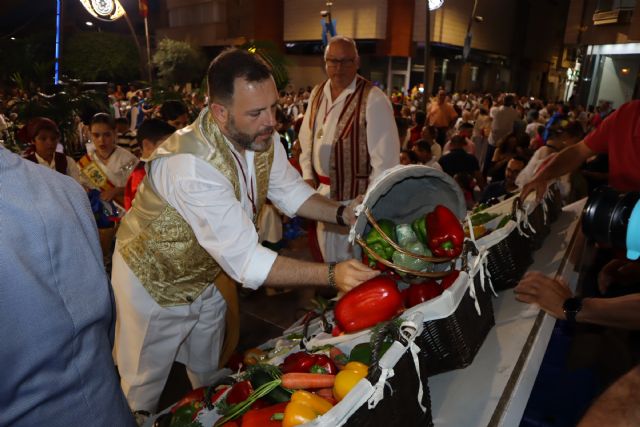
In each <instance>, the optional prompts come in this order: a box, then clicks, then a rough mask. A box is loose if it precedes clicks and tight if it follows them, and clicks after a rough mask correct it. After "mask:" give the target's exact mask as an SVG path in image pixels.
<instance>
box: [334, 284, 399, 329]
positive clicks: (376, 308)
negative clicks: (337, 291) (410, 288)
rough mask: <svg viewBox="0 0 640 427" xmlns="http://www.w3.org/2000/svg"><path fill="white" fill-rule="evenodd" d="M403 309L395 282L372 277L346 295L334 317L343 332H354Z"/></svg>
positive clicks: (388, 317) (339, 303)
mask: <svg viewBox="0 0 640 427" xmlns="http://www.w3.org/2000/svg"><path fill="white" fill-rule="evenodd" d="M401 308H402V296H401V295H400V291H399V290H398V287H397V286H396V282H394V281H393V279H390V278H389V277H386V276H378V277H374V278H373V279H371V280H368V281H366V282H364V283H362V284H360V285H358V286H356V287H355V288H353V289H351V290H350V291H349V292H347V293H346V294H345V295H344V296H343V297H342V299H340V301H338V303H337V304H336V308H335V317H336V322H337V323H338V326H340V328H341V329H342V330H343V331H345V332H356V331H359V330H361V329H366V328H368V327H370V326H374V325H376V324H377V323H379V322H383V321H385V320H389V319H391V318H392V317H393V316H395V315H396V314H397V313H398V311H400V309H401Z"/></svg>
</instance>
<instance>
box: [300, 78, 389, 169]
mask: <svg viewBox="0 0 640 427" xmlns="http://www.w3.org/2000/svg"><path fill="white" fill-rule="evenodd" d="M356 80H357V78H354V79H353V81H352V82H351V84H350V85H349V86H348V87H347V88H346V89H345V90H343V91H342V93H340V95H339V96H338V97H337V98H336V99H335V101H333V102H332V101H331V100H332V98H331V81H329V82H327V84H325V85H324V87H323V91H324V100H323V101H322V102H321V103H320V105H319V107H318V111H317V119H316V140H315V142H314V144H313V155H311V130H310V129H309V121H310V120H311V117H310V116H311V114H308V113H307V114H305V116H304V120H303V121H302V126H301V128H300V134H299V139H300V146H301V148H302V153H301V155H300V166H301V168H302V176H303V178H304V179H312V178H313V171H314V170H315V172H316V173H317V174H318V175H322V176H329V166H330V162H331V150H332V149H333V139H334V133H335V129H336V126H337V124H338V120H339V118H340V113H341V112H342V108H343V107H344V102H345V100H346V98H347V97H348V96H349V95H350V94H351V93H353V92H354V91H355V89H356ZM316 96H317V93H314V94H313V95H312V97H311V98H310V99H309V104H308V105H312V104H313V99H314V98H315V97H316ZM308 111H309V109H307V112H308ZM366 120H367V147H368V150H369V157H370V158H371V168H372V170H371V175H370V177H369V181H370V182H371V181H373V180H374V179H375V178H376V177H377V176H378V175H380V174H381V173H382V172H383V171H385V170H387V169H389V168H391V167H393V166H396V165H397V164H398V163H399V162H400V138H399V136H398V129H397V127H396V123H395V119H394V117H393V108H392V107H391V102H390V101H389V98H388V97H387V96H386V95H385V94H384V93H383V92H382V91H381V90H380V89H378V88H377V87H374V88H372V89H371V92H369V98H368V100H367V106H366ZM320 128H322V137H321V138H318V134H317V132H318V129H320ZM312 158H313V165H312Z"/></svg>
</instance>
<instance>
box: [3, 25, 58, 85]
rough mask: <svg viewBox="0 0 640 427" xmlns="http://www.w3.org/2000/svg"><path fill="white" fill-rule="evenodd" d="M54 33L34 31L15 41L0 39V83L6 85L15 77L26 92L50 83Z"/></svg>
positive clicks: (51, 82)
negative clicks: (19, 80) (20, 81)
mask: <svg viewBox="0 0 640 427" xmlns="http://www.w3.org/2000/svg"><path fill="white" fill-rule="evenodd" d="M53 40H54V34H53V33H51V32H47V31H44V32H36V33H32V34H29V35H28V36H26V37H24V38H22V37H20V38H17V39H16V40H11V39H10V38H9V37H5V38H2V39H0V54H2V61H0V83H5V84H8V83H10V82H11V80H12V79H13V76H14V75H16V74H18V75H20V77H21V79H22V83H23V84H24V86H25V87H26V88H27V89H30V90H36V89H38V88H45V87H47V86H50V85H52V84H53V63H54V42H53Z"/></svg>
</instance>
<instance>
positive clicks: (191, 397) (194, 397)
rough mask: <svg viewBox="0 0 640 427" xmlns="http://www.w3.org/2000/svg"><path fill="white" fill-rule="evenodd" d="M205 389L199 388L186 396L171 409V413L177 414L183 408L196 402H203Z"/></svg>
mask: <svg viewBox="0 0 640 427" xmlns="http://www.w3.org/2000/svg"><path fill="white" fill-rule="evenodd" d="M204 393H205V387H199V388H197V389H195V390H191V391H190V392H189V393H187V394H185V395H184V396H183V397H182V399H180V400H179V401H178V402H177V403H176V404H175V405H173V406H172V407H171V412H172V413H175V412H176V411H177V410H178V409H180V408H182V407H183V406H187V405H190V404H192V403H194V402H202V401H203V400H204Z"/></svg>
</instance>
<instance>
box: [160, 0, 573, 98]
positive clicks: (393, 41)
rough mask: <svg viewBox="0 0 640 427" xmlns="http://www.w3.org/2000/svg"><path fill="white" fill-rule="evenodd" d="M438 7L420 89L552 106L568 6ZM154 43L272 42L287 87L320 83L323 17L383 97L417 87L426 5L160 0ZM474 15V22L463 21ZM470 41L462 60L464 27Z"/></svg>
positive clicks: (462, 2)
mask: <svg viewBox="0 0 640 427" xmlns="http://www.w3.org/2000/svg"><path fill="white" fill-rule="evenodd" d="M328 3H331V4H328ZM476 4H477V7H476V9H475V13H473V8H474V2H473V1H469V0H444V4H443V5H442V7H440V8H439V9H437V10H435V11H433V12H431V14H430V15H431V17H430V29H431V31H430V37H429V39H430V52H429V56H428V57H429V63H428V64H427V67H428V68H427V69H428V71H429V72H428V75H429V76H430V81H429V82H428V83H427V90H429V91H433V90H435V89H437V88H438V87H440V86H441V87H444V88H445V89H447V90H449V91H462V90H471V91H476V90H477V91H487V92H498V91H515V92H518V93H521V94H531V95H534V96H541V97H545V98H550V99H551V98H554V99H555V98H558V97H561V95H562V90H563V89H564V86H563V85H562V84H563V83H564V79H565V75H566V72H565V71H564V69H563V67H562V65H563V64H562V61H561V60H560V59H561V58H562V52H563V45H562V42H563V36H564V31H563V30H564V28H565V21H566V19H567V11H568V5H569V3H568V2H566V1H560V0H518V1H514V0H477V2H476ZM165 8H166V9H165V11H164V12H163V15H164V16H165V17H166V18H165V21H166V22H164V23H163V25H161V27H162V28H160V29H159V30H158V32H157V33H158V38H161V37H170V38H175V39H183V40H189V41H191V42H192V43H195V44H197V45H200V46H202V47H204V48H205V49H210V48H212V47H215V46H224V45H229V44H240V43H242V42H243V41H245V40H249V39H257V40H271V41H274V42H275V43H276V44H278V45H279V46H282V49H283V51H284V52H285V53H286V54H287V59H288V63H289V75H290V79H291V85H292V87H294V88H298V87H305V86H312V85H314V84H316V83H318V82H319V81H322V80H323V79H324V78H326V77H325V74H324V68H323V60H322V32H323V23H324V22H326V19H327V18H326V17H323V16H321V11H327V12H330V16H331V18H332V20H334V21H335V24H336V29H337V33H338V34H342V35H346V36H349V37H353V38H354V39H356V41H357V43H358V48H359V50H360V55H361V70H360V71H361V73H362V74H363V75H365V76H366V77H367V78H369V79H371V80H373V81H376V82H378V83H379V84H380V85H381V86H383V87H386V88H387V89H388V90H390V89H391V88H392V87H394V86H395V87H398V88H403V89H404V90H409V89H410V88H411V87H413V86H416V85H418V84H420V83H422V82H423V79H424V57H425V55H424V46H425V39H426V37H425V29H426V0H348V1H347V0H333V1H332V2H327V1H326V0H304V1H301V0H167V1H166V4H165ZM472 14H473V16H472ZM469 28H471V43H470V50H469V53H468V56H467V58H466V60H465V58H464V56H463V47H464V45H465V38H466V37H467V34H468V29H469Z"/></svg>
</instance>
